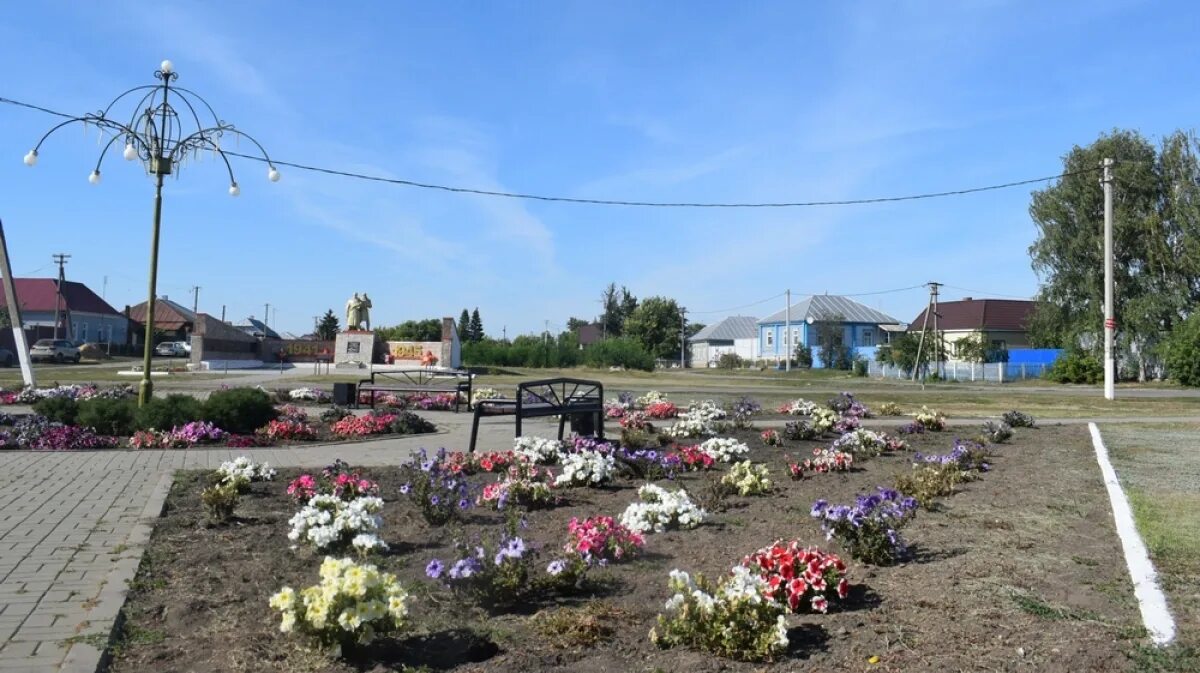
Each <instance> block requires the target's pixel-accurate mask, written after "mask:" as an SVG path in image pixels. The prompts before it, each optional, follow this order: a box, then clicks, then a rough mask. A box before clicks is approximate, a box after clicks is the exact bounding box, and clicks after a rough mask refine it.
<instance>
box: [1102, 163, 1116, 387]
mask: <svg viewBox="0 0 1200 673" xmlns="http://www.w3.org/2000/svg"><path fill="white" fill-rule="evenodd" d="M1100 165H1101V166H1102V167H1103V168H1104V173H1103V174H1102V175H1101V177H1100V184H1101V185H1103V186H1104V399H1106V400H1112V399H1115V398H1116V396H1117V391H1116V375H1117V363H1116V361H1115V360H1114V359H1113V337H1114V336H1115V335H1116V331H1117V319H1116V317H1115V316H1114V309H1115V308H1116V307H1115V305H1114V304H1113V192H1112V190H1113V185H1112V183H1113V174H1112V167H1113V160H1112V159H1108V158H1106V159H1104V161H1102V162H1100Z"/></svg>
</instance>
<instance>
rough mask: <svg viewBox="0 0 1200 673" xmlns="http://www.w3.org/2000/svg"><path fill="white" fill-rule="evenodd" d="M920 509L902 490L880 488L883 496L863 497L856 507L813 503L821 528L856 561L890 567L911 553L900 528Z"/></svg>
mask: <svg viewBox="0 0 1200 673" xmlns="http://www.w3.org/2000/svg"><path fill="white" fill-rule="evenodd" d="M916 510H917V501H916V499H915V498H912V497H905V496H902V495H901V494H900V493H899V492H898V491H894V490H891V489H886V488H882V487H881V488H880V489H879V493H877V494H872V495H859V496H858V497H857V498H856V499H855V502H854V504H853V505H830V504H829V503H828V502H826V501H825V500H818V501H816V502H815V503H813V506H812V512H811V513H812V516H813V518H816V519H820V520H821V528H822V529H824V530H825V534H826V535H828V536H829V537H831V538H837V540H838V542H840V543H841V545H842V546H843V547H844V548H845V549H846V551H848V552H849V553H850V555H851V556H853V557H854V558H856V559H858V560H860V561H863V562H864V563H872V564H875V565H889V564H891V563H895V562H896V561H898V560H900V558H901V557H903V556H904V555H905V554H906V553H907V547H906V546H905V544H904V539H903V538H901V537H900V529H901V528H902V527H904V525H905V524H906V523H908V521H909V520H910V519H912V517H913V515H914V514H915V513H916Z"/></svg>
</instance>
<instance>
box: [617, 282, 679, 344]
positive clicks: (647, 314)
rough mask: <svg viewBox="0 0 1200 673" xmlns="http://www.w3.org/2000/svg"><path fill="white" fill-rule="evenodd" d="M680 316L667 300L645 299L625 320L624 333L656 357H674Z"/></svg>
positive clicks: (672, 303) (670, 300) (674, 303)
mask: <svg viewBox="0 0 1200 673" xmlns="http://www.w3.org/2000/svg"><path fill="white" fill-rule="evenodd" d="M682 330H683V315H682V312H681V311H680V308H679V304H677V303H676V302H675V300H674V299H668V298H667V297H649V298H647V299H646V300H645V301H643V302H641V304H640V305H638V306H637V308H635V309H634V310H633V313H632V314H631V315H630V316H629V318H627V319H626V320H625V334H626V335H627V336H629V337H630V338H632V339H634V340H636V341H637V342H638V343H640V344H641V345H642V347H644V348H645V349H646V350H647V351H649V352H650V354H651V355H653V356H654V357H656V358H676V359H677V358H678V357H679V346H680V344H679V337H680V332H681V331H682Z"/></svg>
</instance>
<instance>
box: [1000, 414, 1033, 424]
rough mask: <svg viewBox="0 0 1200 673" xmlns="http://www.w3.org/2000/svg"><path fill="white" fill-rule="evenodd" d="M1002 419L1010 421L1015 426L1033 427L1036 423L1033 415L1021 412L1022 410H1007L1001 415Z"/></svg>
mask: <svg viewBox="0 0 1200 673" xmlns="http://www.w3.org/2000/svg"><path fill="white" fill-rule="evenodd" d="M1000 420H1002V421H1004V422H1005V423H1008V425H1009V426H1010V427H1013V428H1032V427H1033V424H1034V419H1033V416H1030V415H1029V414H1024V413H1021V412H1020V411H1006V412H1004V415H1003V416H1001V417H1000Z"/></svg>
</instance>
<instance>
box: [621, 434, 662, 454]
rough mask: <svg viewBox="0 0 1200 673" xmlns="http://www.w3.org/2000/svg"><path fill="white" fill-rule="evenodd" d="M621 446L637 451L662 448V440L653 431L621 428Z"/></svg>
mask: <svg viewBox="0 0 1200 673" xmlns="http://www.w3.org/2000/svg"><path fill="white" fill-rule="evenodd" d="M621 446H624V447H626V448H628V449H633V450H635V451H637V450H641V449H652V448H655V447H658V446H662V438H661V437H660V436H659V435H658V434H656V433H655V432H653V431H650V430H645V429H642V430H639V429H635V428H621Z"/></svg>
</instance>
